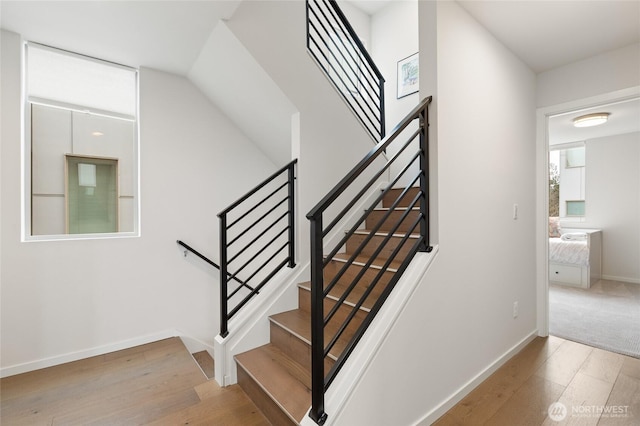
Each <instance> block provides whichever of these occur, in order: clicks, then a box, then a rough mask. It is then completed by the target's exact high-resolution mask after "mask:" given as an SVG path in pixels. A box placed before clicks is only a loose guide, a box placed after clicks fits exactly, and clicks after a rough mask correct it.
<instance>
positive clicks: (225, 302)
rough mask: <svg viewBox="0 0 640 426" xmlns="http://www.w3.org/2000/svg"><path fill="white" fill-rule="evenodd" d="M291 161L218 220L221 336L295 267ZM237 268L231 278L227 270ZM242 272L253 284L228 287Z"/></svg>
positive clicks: (293, 183) (293, 194) (293, 173)
mask: <svg viewBox="0 0 640 426" xmlns="http://www.w3.org/2000/svg"><path fill="white" fill-rule="evenodd" d="M296 163H297V160H293V161H291V162H290V163H288V164H287V165H285V166H284V167H282V168H280V169H279V170H278V171H276V172H275V173H273V174H272V175H271V176H269V177H268V178H266V179H265V180H264V181H262V182H261V183H260V184H258V185H257V186H256V187H255V188H253V189H252V190H250V191H249V192H247V193H246V194H244V195H243V196H242V197H240V198H239V199H238V200H236V201H235V202H233V203H232V204H231V205H230V206H229V207H227V208H226V209H224V210H223V211H221V212H220V213H218V218H219V219H220V268H219V269H220V335H221V336H222V337H226V336H227V335H228V333H229V320H230V319H231V318H232V317H233V316H234V315H235V314H236V313H237V312H238V311H239V310H240V309H241V308H242V307H243V306H244V305H245V304H246V303H248V302H249V300H251V298H253V297H254V296H255V295H256V294H258V292H259V291H260V290H261V289H262V287H263V286H264V285H265V284H266V283H267V282H268V281H269V280H271V279H272V278H273V277H274V276H275V274H276V273H277V272H278V271H280V270H281V269H282V268H283V267H284V266H288V267H290V268H293V267H294V266H295V168H296ZM234 262H236V264H235V266H234V269H235V272H234V273H233V274H231V273H229V265H230V264H232V263H234ZM241 272H243V275H244V276H248V278H247V279H246V280H245V281H244V284H245V285H247V286H248V283H250V282H251V281H252V280H254V279H255V280H260V281H259V282H258V283H257V284H255V285H252V286H249V288H251V290H250V291H249V292H248V293H241V290H242V289H243V287H244V286H236V287H235V288H232V287H231V284H232V283H231V280H234V281H237V277H236V275H237V274H239V273H241Z"/></svg>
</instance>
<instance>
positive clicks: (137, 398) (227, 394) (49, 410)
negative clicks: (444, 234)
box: [0, 337, 640, 426]
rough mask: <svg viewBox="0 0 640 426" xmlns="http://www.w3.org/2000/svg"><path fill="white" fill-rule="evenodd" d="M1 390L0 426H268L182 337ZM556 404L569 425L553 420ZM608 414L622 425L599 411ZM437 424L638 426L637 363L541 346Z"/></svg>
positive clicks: (548, 342)
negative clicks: (209, 372)
mask: <svg viewBox="0 0 640 426" xmlns="http://www.w3.org/2000/svg"><path fill="white" fill-rule="evenodd" d="M0 390H1V393H0V400H1V404H0V423H1V424H2V425H11V426H13V425H30V426H31V425H89V424H91V425H134V424H154V425H180V424H182V425H185V424H189V425H214V426H219V425H229V426H235V425H238V426H245V425H268V424H269V423H268V421H267V420H266V419H265V418H264V417H263V415H262V414H261V413H260V411H259V410H258V409H257V408H256V406H255V405H254V404H253V403H252V402H251V401H250V400H249V399H248V398H247V396H246V395H245V394H244V392H243V391H242V390H241V389H240V388H239V387H238V386H237V385H235V386H230V387H227V388H220V387H219V386H218V385H217V384H216V383H215V381H213V380H207V379H206V377H205V376H204V374H203V373H202V371H201V370H200V369H199V368H198V367H197V365H196V363H195V362H194V360H193V358H192V357H191V355H190V354H189V353H188V352H187V351H186V349H185V348H184V346H183V344H182V342H181V341H180V340H179V339H177V338H174V339H167V340H163V341H160V342H156V343H152V344H149V345H143V346H139V347H136V348H131V349H127V350H124V351H119V352H114V353H111V354H106V355H101V356H97V357H93V358H88V359H85V360H81V361H76V362H72V363H68V364H64V365H60V366H56V367H51V368H47V369H43V370H38V371H34V372H30V373H25V374H20V375H16V376H12V377H8V378H4V379H1V380H0ZM557 401H559V402H562V403H563V404H564V405H565V406H566V407H567V410H568V413H567V417H566V419H565V421H563V422H555V421H553V420H551V418H549V416H548V408H549V405H550V404H552V403H554V402H557ZM573 407H576V408H575V410H578V411H577V412H576V413H572V410H574V408H573ZM607 407H610V408H608V409H609V410H612V409H614V408H613V407H615V410H617V411H618V413H617V414H618V415H619V417H611V416H607V415H601V414H600V413H599V412H596V411H598V410H600V411H602V409H603V408H604V409H606V408H607ZM588 410H591V412H587V411H588ZM435 424H436V425H437V426H447V425H499V426H518V425H546V426H554V425H564V424H571V425H578V426H583V425H602V426H610V425H625V426H627V425H628V426H631V425H640V360H639V359H636V358H631V357H627V356H623V355H618V354H615V353H611V352H607V351H603V350H600V349H596V348H591V347H589V346H585V345H582V344H579V343H574V342H571V341H568V340H563V339H560V338H556V337H549V338H546V339H543V338H537V339H535V340H534V341H533V342H531V343H530V344H529V345H527V347H525V348H524V349H523V350H522V351H521V352H520V353H519V354H517V355H516V356H515V357H513V358H512V359H511V360H509V361H508V362H507V363H506V364H505V365H504V366H502V367H501V368H500V369H499V370H498V371H496V372H495V373H494V374H493V375H491V376H490V377H489V378H488V379H487V380H485V381H484V382H483V383H482V384H480V386H478V387H477V388H476V389H474V390H473V391H472V392H471V393H470V394H469V395H467V397H465V398H464V399H463V400H462V401H461V402H460V403H459V404H457V405H456V406H455V407H453V408H452V409H451V410H450V411H449V412H447V413H446V414H445V415H444V416H443V417H441V418H440V419H439V420H438V421H437V422H436V423H435ZM349 426H360V425H349ZM390 426H401V425H390Z"/></svg>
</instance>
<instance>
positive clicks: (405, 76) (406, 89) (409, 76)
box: [398, 52, 420, 99]
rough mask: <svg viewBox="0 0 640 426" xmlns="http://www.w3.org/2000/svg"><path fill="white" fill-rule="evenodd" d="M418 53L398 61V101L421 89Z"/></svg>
mask: <svg viewBox="0 0 640 426" xmlns="http://www.w3.org/2000/svg"><path fill="white" fill-rule="evenodd" d="M419 77H420V76H419V74H418V53H417V52H416V53H414V54H413V55H411V56H409V57H406V58H404V59H401V60H399V61H398V99H400V98H403V97H405V96H407V95H410V94H412V93H416V92H417V91H418V89H419V87H420V86H419V84H420V81H419Z"/></svg>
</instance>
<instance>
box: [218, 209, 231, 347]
mask: <svg viewBox="0 0 640 426" xmlns="http://www.w3.org/2000/svg"><path fill="white" fill-rule="evenodd" d="M219 217H220V335H221V336H222V337H227V335H228V334H229V325H228V319H227V310H228V307H227V294H228V289H227V283H228V281H227V280H228V278H227V214H226V213H222V214H220V215H219Z"/></svg>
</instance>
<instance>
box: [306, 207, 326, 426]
mask: <svg viewBox="0 0 640 426" xmlns="http://www.w3.org/2000/svg"><path fill="white" fill-rule="evenodd" d="M309 220H310V229H311V411H310V412H309V416H310V417H311V418H312V419H313V420H314V421H315V422H316V423H317V424H319V425H321V424H323V423H324V422H325V420H326V418H327V414H326V413H325V412H324V276H323V259H322V256H323V253H322V245H323V244H322V212H319V213H318V214H317V215H316V216H314V217H310V218H309Z"/></svg>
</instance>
